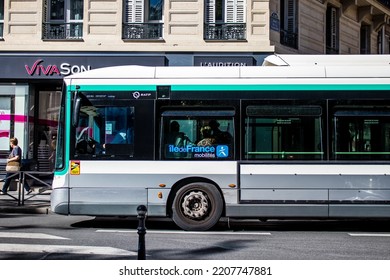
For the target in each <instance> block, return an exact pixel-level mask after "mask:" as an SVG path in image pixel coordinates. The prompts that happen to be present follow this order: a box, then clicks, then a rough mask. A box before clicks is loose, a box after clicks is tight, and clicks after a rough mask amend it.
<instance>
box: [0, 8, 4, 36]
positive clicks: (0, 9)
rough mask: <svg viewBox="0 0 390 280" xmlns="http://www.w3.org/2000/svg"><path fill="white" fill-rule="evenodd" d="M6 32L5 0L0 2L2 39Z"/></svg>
mask: <svg viewBox="0 0 390 280" xmlns="http://www.w3.org/2000/svg"><path fill="white" fill-rule="evenodd" d="M3 30H4V0H0V38H3Z"/></svg>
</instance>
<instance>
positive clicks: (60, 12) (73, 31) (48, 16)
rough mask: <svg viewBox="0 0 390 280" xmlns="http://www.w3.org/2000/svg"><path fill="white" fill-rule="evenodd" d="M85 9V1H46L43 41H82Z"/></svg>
mask: <svg viewBox="0 0 390 280" xmlns="http://www.w3.org/2000/svg"><path fill="white" fill-rule="evenodd" d="M83 9H84V6H83V0H45V6H44V13H43V17H44V23H43V32H42V34H43V35H42V36H43V39H47V40H58V39H60V40H63V39H70V40H72V39H81V38H82V37H83Z"/></svg>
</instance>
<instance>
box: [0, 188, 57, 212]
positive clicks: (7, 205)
mask: <svg viewBox="0 0 390 280" xmlns="http://www.w3.org/2000/svg"><path fill="white" fill-rule="evenodd" d="M8 193H9V194H10V195H12V196H13V197H15V198H18V192H17V191H9V192H8ZM50 193H51V191H45V192H44V193H41V194H38V192H32V193H31V194H30V195H25V197H24V205H22V204H21V205H18V201H17V200H15V199H14V198H12V197H11V196H8V195H0V214H1V213H25V214H48V213H49V212H50Z"/></svg>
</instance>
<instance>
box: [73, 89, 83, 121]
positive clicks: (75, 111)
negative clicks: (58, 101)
mask: <svg viewBox="0 0 390 280" xmlns="http://www.w3.org/2000/svg"><path fill="white" fill-rule="evenodd" d="M80 107H81V97H80V95H79V93H78V92H77V91H76V92H75V97H74V100H73V116H72V125H73V126H74V127H76V126H77V124H78V123H79V116H80Z"/></svg>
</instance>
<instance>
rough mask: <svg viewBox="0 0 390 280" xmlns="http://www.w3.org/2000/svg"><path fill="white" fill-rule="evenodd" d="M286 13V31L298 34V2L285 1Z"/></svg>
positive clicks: (293, 0) (292, 0)
mask: <svg viewBox="0 0 390 280" xmlns="http://www.w3.org/2000/svg"><path fill="white" fill-rule="evenodd" d="M284 4H285V8H284V10H285V11H286V21H285V26H284V29H285V30H287V31H289V32H291V33H295V32H296V2H295V0H286V1H284Z"/></svg>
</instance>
